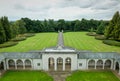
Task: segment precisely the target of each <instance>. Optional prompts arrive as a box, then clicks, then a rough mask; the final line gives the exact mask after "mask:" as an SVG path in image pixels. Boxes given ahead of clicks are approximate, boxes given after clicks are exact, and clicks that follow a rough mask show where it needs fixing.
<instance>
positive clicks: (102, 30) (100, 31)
mask: <svg viewBox="0 0 120 81" xmlns="http://www.w3.org/2000/svg"><path fill="white" fill-rule="evenodd" d="M104 30H105V23H104V22H101V24H100V25H99V26H98V28H97V31H96V33H97V34H104Z"/></svg>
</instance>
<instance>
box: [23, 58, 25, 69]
mask: <svg viewBox="0 0 120 81" xmlns="http://www.w3.org/2000/svg"><path fill="white" fill-rule="evenodd" d="M22 62H23V69H25V60H24V59H22Z"/></svg>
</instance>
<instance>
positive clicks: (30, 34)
mask: <svg viewBox="0 0 120 81" xmlns="http://www.w3.org/2000/svg"><path fill="white" fill-rule="evenodd" d="M24 36H25V37H32V36H35V34H33V33H27V34H25V35H24Z"/></svg>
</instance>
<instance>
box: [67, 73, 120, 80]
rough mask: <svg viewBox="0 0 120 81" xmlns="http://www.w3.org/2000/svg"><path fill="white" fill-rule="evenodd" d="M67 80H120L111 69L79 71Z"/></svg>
mask: <svg viewBox="0 0 120 81" xmlns="http://www.w3.org/2000/svg"><path fill="white" fill-rule="evenodd" d="M66 81H120V80H119V79H118V78H117V77H116V76H115V75H114V74H113V73H112V72H111V71H104V72H100V71H98V72H97V71H90V72H89V71H77V72H74V73H73V74H72V75H71V76H69V77H67V78H66Z"/></svg>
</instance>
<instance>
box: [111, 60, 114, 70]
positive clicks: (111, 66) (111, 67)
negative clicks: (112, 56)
mask: <svg viewBox="0 0 120 81" xmlns="http://www.w3.org/2000/svg"><path fill="white" fill-rule="evenodd" d="M113 67H114V65H113V60H111V66H110V69H113Z"/></svg>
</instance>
